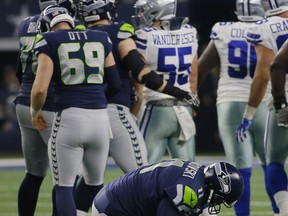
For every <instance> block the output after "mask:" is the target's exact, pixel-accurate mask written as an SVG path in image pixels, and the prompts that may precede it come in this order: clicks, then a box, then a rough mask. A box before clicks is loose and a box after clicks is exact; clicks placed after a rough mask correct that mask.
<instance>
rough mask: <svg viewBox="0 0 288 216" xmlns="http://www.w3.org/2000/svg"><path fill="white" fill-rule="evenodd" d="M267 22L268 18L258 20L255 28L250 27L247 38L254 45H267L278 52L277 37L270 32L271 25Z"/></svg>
mask: <svg viewBox="0 0 288 216" xmlns="http://www.w3.org/2000/svg"><path fill="white" fill-rule="evenodd" d="M266 22H267V20H261V21H259V22H257V23H256V24H255V25H254V26H253V28H249V31H248V33H247V36H246V40H247V42H249V43H252V44H254V45H262V46H265V47H267V48H269V49H271V50H273V51H274V52H275V53H276V52H277V50H278V49H277V47H276V44H275V39H274V38H273V35H272V34H271V33H270V29H269V26H268V25H266Z"/></svg>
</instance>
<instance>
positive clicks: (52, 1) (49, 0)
mask: <svg viewBox="0 0 288 216" xmlns="http://www.w3.org/2000/svg"><path fill="white" fill-rule="evenodd" d="M38 2H39V7H40V10H41V11H43V10H45V8H47V7H48V6H51V5H56V4H57V1H56V0H39V1H38Z"/></svg>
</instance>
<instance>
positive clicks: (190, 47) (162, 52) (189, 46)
mask: <svg viewBox="0 0 288 216" xmlns="http://www.w3.org/2000/svg"><path fill="white" fill-rule="evenodd" d="M136 35H137V39H136V44H137V48H138V51H139V52H140V53H141V54H142V55H143V56H144V58H145V59H146V61H147V63H148V64H149V66H150V67H151V68H152V69H153V70H155V71H156V72H157V73H158V74H159V75H162V76H163V78H164V79H165V80H167V81H168V82H169V83H170V84H172V85H174V86H177V87H180V88H181V89H184V90H186V91H189V92H190V91H191V90H190V83H189V74H190V73H191V68H190V67H191V64H192V61H193V59H194V56H195V55H196V54H197V50H198V41H197V31H196V29H195V28H194V27H192V26H190V25H188V24H184V25H183V26H182V27H181V28H180V29H179V30H163V29H161V28H153V27H151V28H143V29H140V30H138V31H136ZM144 91H145V92H146V93H147V94H148V98H146V99H147V100H159V99H162V98H171V96H168V95H166V94H162V93H158V92H155V91H152V90H149V89H147V88H145V90H144Z"/></svg>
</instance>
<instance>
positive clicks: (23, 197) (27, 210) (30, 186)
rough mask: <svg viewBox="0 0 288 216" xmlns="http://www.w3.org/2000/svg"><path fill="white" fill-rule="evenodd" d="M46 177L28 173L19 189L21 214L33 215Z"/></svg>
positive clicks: (23, 215)
mask: <svg viewBox="0 0 288 216" xmlns="http://www.w3.org/2000/svg"><path fill="white" fill-rule="evenodd" d="M43 179H44V177H39V176H34V175H32V174H30V173H26V175H25V177H24V179H23V181H22V183H21V185H20V187H19V191H18V214H19V216H33V215H34V212H35V208H36V204H37V200H38V195H39V190H40V186H41V184H42V181H43Z"/></svg>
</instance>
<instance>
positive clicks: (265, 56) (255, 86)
mask: <svg viewBox="0 0 288 216" xmlns="http://www.w3.org/2000/svg"><path fill="white" fill-rule="evenodd" d="M255 51H256V53H257V66H256V70H255V74H254V77H253V81H252V84H251V88H250V96H249V101H248V106H250V107H254V108H257V107H258V106H259V104H260V103H261V101H262V99H263V97H264V94H265V91H266V88H267V85H268V82H269V80H270V63H271V62H272V59H273V57H274V52H273V51H272V50H271V49H268V48H266V47H265V46H262V45H256V46H255Z"/></svg>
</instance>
